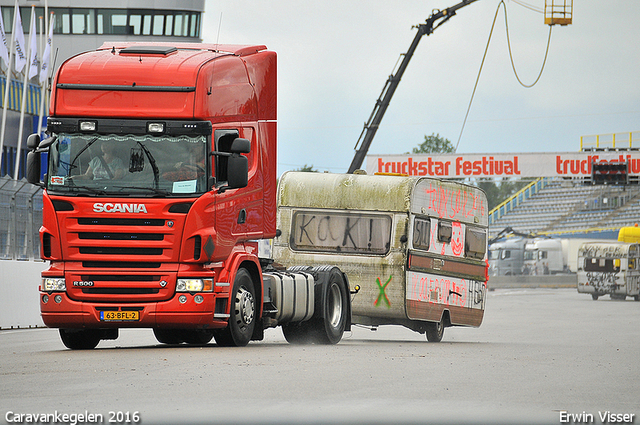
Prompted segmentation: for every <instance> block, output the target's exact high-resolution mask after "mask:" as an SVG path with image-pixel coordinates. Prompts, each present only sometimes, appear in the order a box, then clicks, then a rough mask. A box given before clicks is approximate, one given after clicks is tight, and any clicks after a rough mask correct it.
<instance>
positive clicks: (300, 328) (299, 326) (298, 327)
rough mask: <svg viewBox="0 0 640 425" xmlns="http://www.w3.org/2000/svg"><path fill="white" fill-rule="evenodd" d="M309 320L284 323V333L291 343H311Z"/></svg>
mask: <svg viewBox="0 0 640 425" xmlns="http://www.w3.org/2000/svg"><path fill="white" fill-rule="evenodd" d="M310 332H311V330H310V327H309V322H296V323H287V324H285V325H282V334H283V335H284V339H286V340H287V342H288V343H289V344H309V343H311V339H310V335H309V333H310Z"/></svg>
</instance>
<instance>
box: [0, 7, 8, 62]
mask: <svg viewBox="0 0 640 425" xmlns="http://www.w3.org/2000/svg"><path fill="white" fill-rule="evenodd" d="M0 37H2V43H0V58H2V60H3V61H4V64H5V65H6V66H7V67H9V43H10V42H9V41H7V34H6V31H5V30H4V22H3V21H2V13H0Z"/></svg>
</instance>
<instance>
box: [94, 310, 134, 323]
mask: <svg viewBox="0 0 640 425" xmlns="http://www.w3.org/2000/svg"><path fill="white" fill-rule="evenodd" d="M100 320H102V321H103V322H134V321H136V320H140V312H139V311H101V312H100Z"/></svg>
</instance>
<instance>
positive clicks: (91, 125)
mask: <svg viewBox="0 0 640 425" xmlns="http://www.w3.org/2000/svg"><path fill="white" fill-rule="evenodd" d="M96 127H97V125H96V122H95V121H80V131H96Z"/></svg>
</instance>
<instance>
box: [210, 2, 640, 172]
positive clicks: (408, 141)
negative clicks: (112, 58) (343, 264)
mask: <svg viewBox="0 0 640 425" xmlns="http://www.w3.org/2000/svg"><path fill="white" fill-rule="evenodd" d="M523 1H526V4H528V5H530V6H533V7H534V8H535V9H539V10H543V8H544V0H523ZM568 1H569V0H568ZM458 2H459V0H421V1H417V0H366V1H364V0H340V1H334V0H328V1H324V2H309V1H301V0H298V1H295V0H271V1H266V0H215V1H214V0H206V2H205V15H204V18H203V31H202V38H203V41H204V42H207V43H220V44H264V45H266V46H267V48H268V49H269V50H272V51H275V52H276V53H277V54H278V158H277V162H278V174H281V173H283V172H285V171H287V170H292V169H298V168H300V167H303V166H305V165H313V168H314V169H317V170H319V171H329V172H335V173H342V172H346V171H347V169H348V168H349V165H350V164H351V161H352V159H353V157H354V154H355V150H354V147H355V145H356V142H357V140H358V137H359V136H360V133H361V131H362V128H363V125H364V123H365V122H366V121H367V119H368V118H369V115H370V114H371V112H372V110H373V107H374V104H375V101H376V99H377V98H378V96H379V95H380V93H381V91H382V88H383V86H384V84H385V82H386V80H387V78H388V77H389V75H390V74H392V73H393V72H395V66H396V63H397V61H398V60H399V58H400V55H401V54H402V53H404V52H406V51H407V50H408V49H409V46H410V43H411V41H412V40H413V38H414V36H415V34H416V30H415V29H412V26H413V25H418V24H421V23H424V22H425V20H426V19H427V18H428V17H429V16H430V15H431V14H432V11H433V10H434V9H444V8H447V7H450V6H453V5H455V4H457V3H458ZM499 3H500V2H499V1H498V0H478V1H476V2H475V3H472V4H470V5H467V6H465V7H464V8H462V9H460V10H458V12H457V15H456V16H453V17H452V18H451V19H450V20H449V21H448V22H446V23H445V24H443V25H442V26H441V27H440V28H438V29H436V30H435V31H434V32H433V34H431V35H430V36H424V37H422V39H421V41H420V44H419V45H418V48H417V50H416V52H415V54H414V56H413V58H412V59H411V62H410V64H409V66H408V68H407V70H406V72H405V74H404V76H403V78H402V80H401V82H400V84H399V86H398V89H397V91H396V92H395V95H394V97H393V99H392V101H391V104H390V106H389V108H388V110H387V112H386V115H385V116H384V118H383V120H382V123H381V126H380V129H379V130H378V132H377V134H376V136H375V138H374V140H373V143H372V145H371V147H370V149H369V154H403V153H406V152H409V151H411V149H412V148H414V147H416V146H418V145H419V144H420V143H422V141H423V140H424V136H425V135H431V134H433V133H436V134H439V135H440V136H441V137H444V138H446V139H448V140H450V141H451V142H452V143H453V144H454V145H456V144H458V139H459V136H460V134H461V131H462V129H463V121H464V117H465V113H466V111H467V107H468V105H469V101H470V99H471V95H472V92H473V87H474V84H475V81H476V78H477V76H478V72H479V69H480V64H481V61H482V58H483V54H484V51H485V47H486V45H487V40H488V39H489V32H490V30H491V25H492V22H493V19H494V16H495V13H496V10H497V8H498V5H499ZM520 3H522V1H521V0H518V1H517V2H516V1H515V0H505V4H506V9H507V16H508V26H509V39H510V42H511V50H512V54H513V60H514V63H515V67H516V71H517V73H518V75H519V77H520V79H521V80H522V81H523V83H525V84H531V83H533V82H534V80H535V79H536V77H537V76H538V74H539V73H540V69H541V67H542V63H543V59H544V56H545V51H546V49H547V40H548V36H549V28H550V27H549V26H548V25H545V24H544V15H543V13H540V12H536V11H533V10H531V9H530V8H526V7H523V6H522V5H521V4H520ZM638 19H640V2H639V1H637V0H612V1H611V2H602V1H598V0H577V1H576V2H574V5H573V23H572V24H571V25H568V26H559V25H556V26H553V27H552V28H551V31H552V32H551V41H550V44H549V51H548V57H547V61H546V64H545V67H544V69H543V72H542V75H541V77H540V79H539V81H538V83H537V84H535V85H534V86H533V87H531V88H525V87H523V86H522V85H520V83H519V82H518V80H517V79H516V77H515V75H514V70H513V69H512V66H511V61H510V59H509V50H508V47H507V37H506V26H505V18H504V9H502V8H501V9H500V11H499V14H498V18H497V21H496V24H495V28H494V31H493V35H492V37H491V42H490V45H489V50H488V52H487V56H486V59H485V63H484V67H483V69H482V73H481V76H480V80H479V82H478V87H477V90H476V94H475V97H474V99H473V103H472V105H471V109H470V112H469V117H468V120H467V123H466V125H465V127H464V131H462V137H461V138H460V141H459V144H458V150H457V151H458V152H459V153H511V152H514V153H515V152H575V151H578V150H579V149H580V137H581V136H587V135H596V134H602V135H605V134H611V133H629V132H636V131H640V84H639V83H640V81H639V80H640V69H639V67H640V25H638V24H637V22H638ZM637 144H638V145H639V146H640V141H638V142H637ZM363 168H364V165H363Z"/></svg>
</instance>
